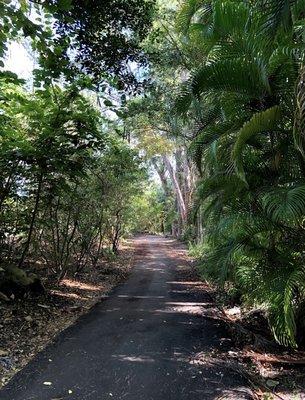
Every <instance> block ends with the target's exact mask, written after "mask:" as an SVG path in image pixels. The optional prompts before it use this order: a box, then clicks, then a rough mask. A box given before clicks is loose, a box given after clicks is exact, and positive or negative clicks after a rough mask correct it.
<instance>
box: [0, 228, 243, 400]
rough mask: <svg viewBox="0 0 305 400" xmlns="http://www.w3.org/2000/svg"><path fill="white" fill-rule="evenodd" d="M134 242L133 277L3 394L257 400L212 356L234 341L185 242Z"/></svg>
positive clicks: (9, 399) (17, 399)
mask: <svg viewBox="0 0 305 400" xmlns="http://www.w3.org/2000/svg"><path fill="white" fill-rule="evenodd" d="M134 245H135V246H136V249H137V261H136V265H135V267H134V269H133V272H132V274H131V276H130V277H129V279H128V280H127V281H126V282H125V283H123V284H122V285H120V286H118V287H117V288H116V289H114V290H113V291H112V292H111V293H110V294H109V295H108V296H107V298H105V299H104V300H103V301H102V302H100V303H99V304H98V305H96V306H95V307H94V308H93V309H92V310H91V311H90V312H89V313H88V314H86V315H84V316H83V317H81V318H80V319H79V320H78V321H77V322H76V323H75V324H74V325H73V326H72V327H70V328H68V329H66V330H65V331H64V332H62V333H61V334H59V335H58V337H57V338H56V340H55V341H54V343H52V344H51V345H49V346H48V347H47V348H46V349H45V350H43V351H42V352H41V353H39V354H38V355H37V356H36V358H35V359H34V360H33V361H32V362H30V363H29V364H28V365H27V366H26V367H25V368H24V369H23V370H21V371H20V372H19V373H17V374H16V375H15V377H14V378H13V379H12V380H11V381H10V382H9V384H8V385H6V386H5V388H4V389H3V390H2V391H0V399H1V400H121V399H122V400H199V399H200V400H205V399H215V400H216V399H226V400H227V399H250V398H251V394H250V391H249V389H248V388H247V383H246V382H245V380H244V378H243V377H242V376H240V375H239V374H238V373H236V372H235V371H234V370H233V369H232V368H229V367H228V366H226V365H220V364H219V363H217V362H213V361H211V360H216V361H217V358H215V356H213V355H214V354H215V353H218V352H219V351H221V352H224V353H225V352H228V351H230V349H231V348H232V344H231V339H230V337H229V334H228V333H227V331H226V327H225V326H224V323H223V322H222V321H221V320H219V319H218V318H214V317H213V313H214V311H213V310H215V309H214V308H213V304H211V298H210V297H209V295H208V293H204V292H202V290H200V291H199V290H198V291H196V284H197V285H198V283H196V282H193V281H188V280H187V278H186V277H185V274H184V273H181V271H184V270H185V260H184V255H185V248H184V247H183V245H181V244H179V243H178V242H176V241H174V240H172V239H168V238H164V237H156V236H139V237H137V238H136V239H135V240H134ZM198 360H199V361H198ZM205 360H206V361H205Z"/></svg>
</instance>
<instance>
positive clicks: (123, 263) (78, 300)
mask: <svg viewBox="0 0 305 400" xmlns="http://www.w3.org/2000/svg"><path fill="white" fill-rule="evenodd" d="M132 260H133V247H132V246H131V242H128V241H127V242H125V243H124V245H123V246H122V248H121V251H120V255H119V256H118V257H116V258H109V257H108V258H105V259H103V260H102V261H100V262H99V264H98V265H97V267H96V268H94V269H93V268H90V267H87V268H85V269H84V270H83V271H82V272H80V273H79V274H77V275H76V276H74V277H70V278H66V279H64V280H62V281H61V282H60V283H59V282H58V281H57V279H56V278H55V277H53V278H52V277H51V276H49V275H47V274H46V275H45V276H43V274H42V273H41V271H36V269H35V266H33V267H32V272H39V276H40V277H42V281H43V283H44V286H45V289H46V291H45V293H44V294H43V295H42V296H39V297H30V296H29V297H27V298H22V299H14V300H13V301H11V302H8V303H7V302H0V388H1V387H2V386H3V385H5V384H6V383H7V382H8V381H9V380H10V379H11V377H12V376H13V375H15V374H16V372H18V371H19V370H20V369H22V368H23V367H24V366H25V365H26V364H27V363H28V362H29V361H30V360H31V359H32V358H33V357H34V356H35V355H36V354H37V353H38V352H39V351H41V350H42V349H43V348H44V347H45V346H46V345H47V344H48V343H50V342H51V341H52V340H53V339H54V338H55V336H56V335H57V334H58V333H59V332H61V331H62V330H64V329H66V328H67V327H68V326H70V325H71V324H73V323H74V322H75V321H76V319H77V318H79V317H80V316H81V315H82V314H85V313H87V312H88V311H89V310H90V309H91V308H92V307H93V306H94V305H95V304H96V303H97V302H98V301H100V300H101V298H102V297H103V296H105V295H106V294H107V293H108V292H109V291H110V290H111V289H112V288H113V287H115V286H116V285H118V284H119V283H120V282H122V281H124V280H125V279H126V278H127V277H128V275H129V273H130V270H131V268H132V265H133V264H132ZM44 272H45V273H46V271H44ZM0 398H1V396H0Z"/></svg>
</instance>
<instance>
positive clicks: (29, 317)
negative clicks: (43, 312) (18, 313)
mask: <svg viewBox="0 0 305 400" xmlns="http://www.w3.org/2000/svg"><path fill="white" fill-rule="evenodd" d="M24 319H25V320H26V321H27V322H32V321H33V318H32V317H31V316H30V315H27V316H26V317H24Z"/></svg>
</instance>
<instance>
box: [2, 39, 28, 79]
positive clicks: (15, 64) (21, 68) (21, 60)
mask: <svg viewBox="0 0 305 400" xmlns="http://www.w3.org/2000/svg"><path fill="white" fill-rule="evenodd" d="M33 68H34V60H32V59H31V57H30V56H29V54H28V52H27V50H26V49H25V47H24V46H23V45H22V44H21V43H18V42H12V43H10V44H9V46H8V51H7V55H6V59H5V61H4V68H3V69H4V70H9V71H11V72H14V73H15V74H17V75H18V77H19V78H22V79H26V80H28V79H30V78H31V77H32V71H33Z"/></svg>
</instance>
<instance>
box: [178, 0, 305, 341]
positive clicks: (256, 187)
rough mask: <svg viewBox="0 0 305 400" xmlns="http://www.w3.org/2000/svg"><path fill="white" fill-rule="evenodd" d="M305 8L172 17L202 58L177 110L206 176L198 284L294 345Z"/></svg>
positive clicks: (224, 1) (294, 5)
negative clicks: (258, 313)
mask: <svg viewBox="0 0 305 400" xmlns="http://www.w3.org/2000/svg"><path fill="white" fill-rule="evenodd" d="M302 5H304V2H302V1H301V2H299V1H292V2H291V1H286V0H283V1H274V0H268V1H264V2H261V1H252V2H243V1H231V0H214V1H209V2H194V1H192V0H186V1H184V2H183V4H182V6H181V11H180V12H179V13H178V17H177V26H178V29H179V31H180V38H181V41H182V42H184V43H185V47H186V48H189V49H190V51H191V52H192V53H190V54H193V50H194V49H196V52H197V54H196V56H192V59H191V61H192V68H190V78H189V79H188V81H187V82H184V83H183V84H182V85H181V96H180V97H179V98H178V101H177V104H178V109H179V112H180V113H182V114H181V115H182V116H185V117H186V118H187V123H188V124H189V125H190V121H193V132H194V133H193V138H192V140H191V143H190V149H189V153H190V154H191V155H192V157H193V159H194V161H195V162H196V165H197V166H198V169H199V172H200V174H201V179H200V180H199V181H198V183H197V198H196V204H197V210H198V209H200V210H201V213H202V214H203V221H204V223H203V230H204V241H203V244H200V245H199V246H197V247H196V248H194V249H193V250H192V251H193V252H194V253H195V254H196V255H197V256H198V257H199V258H200V259H201V269H202V271H203V273H204V276H209V277H212V278H213V279H214V280H215V281H217V282H218V283H219V284H221V285H224V284H226V283H229V284H230V285H234V287H235V288H236V289H237V290H238V291H240V292H241V293H242V295H243V300H244V301H245V302H247V303H248V304H252V305H253V304H255V305H256V306H260V307H263V308H265V309H266V310H267V311H268V313H269V321H270V325H271V327H272V329H273V332H274V335H275V337H276V339H277V340H278V341H279V342H280V343H282V344H284V345H290V346H296V345H297V339H296V338H297V336H298V330H299V329H300V326H301V325H300V324H299V321H300V318H304V316H301V315H300V313H301V308H302V303H303V301H304V299H305V292H304V267H303V265H304V256H305V230H304V218H305V190H304V184H305V168H304V166H305V164H304V161H305V160H304V67H303V64H302V62H303V60H304V36H303V35H304V20H303V13H302V11H301V10H302ZM195 32H196V34H195ZM215 108H216V109H217V110H218V112H217V113H215V111H213V110H214V109H215ZM209 111H211V112H213V114H212V115H213V118H211V117H210V116H211V113H210V112H209ZM198 118H199V119H200V121H201V126H200V129H199V130H197V125H196V121H197V120H198Z"/></svg>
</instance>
